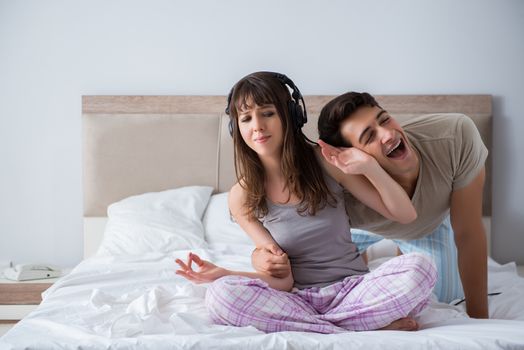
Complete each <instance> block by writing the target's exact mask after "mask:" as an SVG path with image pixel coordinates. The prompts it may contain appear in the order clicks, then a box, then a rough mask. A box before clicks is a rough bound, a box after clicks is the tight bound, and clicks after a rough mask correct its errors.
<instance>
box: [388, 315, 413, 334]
mask: <svg viewBox="0 0 524 350" xmlns="http://www.w3.org/2000/svg"><path fill="white" fill-rule="evenodd" d="M417 329H418V324H417V321H415V320H414V319H412V318H411V317H404V318H401V319H398V320H396V321H393V322H391V323H390V324H389V325H387V326H386V327H383V328H380V330H383V331H416V330H417Z"/></svg>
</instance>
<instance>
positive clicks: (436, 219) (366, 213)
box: [345, 113, 488, 240]
mask: <svg viewBox="0 0 524 350" xmlns="http://www.w3.org/2000/svg"><path fill="white" fill-rule="evenodd" d="M403 128H404V131H405V133H406V135H407V137H408V139H409V141H410V142H411V144H412V145H413V147H414V148H415V149H416V151H417V152H418V154H419V156H420V172H419V177H418V180H417V184H416V187H415V192H414V193H413V197H412V199H411V202H412V203H413V206H414V207H415V209H416V211H417V219H416V220H415V221H413V222H412V223H410V224H399V223H397V222H393V221H391V220H388V219H386V218H384V217H383V216H381V215H380V214H378V213H377V212H376V211H374V210H373V209H371V208H369V207H367V206H365V205H364V204H362V203H361V202H359V201H358V200H356V199H355V198H354V197H353V196H352V195H351V194H350V193H348V192H346V193H345V200H346V212H347V214H348V216H349V218H350V219H349V220H350V224H351V227H353V228H359V229H362V230H366V231H370V232H373V233H376V234H379V235H381V236H384V237H386V238H395V239H405V240H407V239H417V238H421V237H424V236H426V235H428V234H430V233H432V232H433V231H434V230H435V229H436V228H437V227H438V226H439V225H440V224H441V223H442V221H443V220H444V219H445V218H446V217H447V216H448V215H449V206H450V201H451V192H453V191H455V190H458V189H460V188H463V187H465V186H467V185H468V184H469V183H470V182H471V181H472V180H473V179H474V178H475V177H476V176H477V175H478V174H479V172H480V170H481V169H482V167H483V166H484V163H485V161H486V158H487V156H488V150H487V148H486V146H484V143H483V142H482V139H481V138H480V134H479V132H478V130H477V128H476V126H475V124H474V123H473V121H472V120H471V119H470V118H469V117H467V116H465V115H463V114H451V113H450V114H429V115H423V116H420V117H417V118H414V119H410V120H408V121H406V122H405V123H404V125H403Z"/></svg>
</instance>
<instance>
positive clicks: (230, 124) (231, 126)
mask: <svg viewBox="0 0 524 350" xmlns="http://www.w3.org/2000/svg"><path fill="white" fill-rule="evenodd" d="M227 128H228V129H229V135H231V137H233V120H231V118H229V124H228V125H227Z"/></svg>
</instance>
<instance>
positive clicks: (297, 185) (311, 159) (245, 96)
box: [229, 72, 336, 219]
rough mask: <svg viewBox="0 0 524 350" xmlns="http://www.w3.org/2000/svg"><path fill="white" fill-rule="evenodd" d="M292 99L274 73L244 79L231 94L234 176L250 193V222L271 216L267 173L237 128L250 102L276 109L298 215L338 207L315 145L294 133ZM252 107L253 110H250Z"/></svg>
mask: <svg viewBox="0 0 524 350" xmlns="http://www.w3.org/2000/svg"><path fill="white" fill-rule="evenodd" d="M290 101H291V95H290V93H289V90H288V89H287V87H286V86H285V85H284V84H283V83H282V82H281V81H280V80H279V79H278V78H277V76H276V75H275V74H274V73H271V72H256V73H252V74H249V75H248V76H246V77H244V78H242V79H241V80H240V81H239V82H238V83H236V84H235V86H234V87H233V90H232V91H231V97H230V105H229V113H230V115H229V116H230V118H231V123H232V128H233V130H232V131H233V144H234V158H235V173H236V177H237V180H238V182H239V184H240V186H242V188H244V189H245V190H246V192H247V199H246V203H245V206H246V214H247V215H248V217H250V218H251V219H255V218H261V217H263V216H265V215H267V213H268V207H267V202H266V191H265V180H266V177H265V170H264V167H263V166H262V163H261V161H260V159H259V157H258V154H257V153H256V152H255V151H253V150H252V149H251V148H249V146H248V145H247V144H246V143H245V142H244V140H243V139H242V135H241V134H240V130H239V128H238V114H239V110H243V109H245V108H246V107H248V102H250V103H255V104H257V105H259V106H261V105H266V104H272V105H274V106H275V108H276V109H277V112H278V115H279V117H280V120H281V122H282V128H283V145H282V154H281V156H282V173H283V175H284V178H285V179H286V184H285V188H287V189H288V190H289V192H290V195H291V194H294V195H296V196H297V197H298V198H299V199H300V204H299V205H298V208H297V211H298V213H299V214H301V215H303V214H304V213H305V212H306V211H307V213H308V214H310V215H315V213H316V212H317V211H318V210H319V209H322V208H324V207H325V206H326V204H329V205H332V206H335V205H336V198H335V196H334V195H333V194H332V193H331V191H330V190H329V188H328V187H327V185H326V182H325V180H324V175H323V170H322V168H321V165H320V164H319V161H318V159H317V156H316V155H315V151H314V149H313V144H312V143H311V142H310V141H309V140H308V139H307V138H306V137H305V135H304V134H303V133H302V130H300V129H299V130H294V128H293V122H292V121H291V116H290V115H289V110H288V103H289V102H290ZM249 107H252V106H249Z"/></svg>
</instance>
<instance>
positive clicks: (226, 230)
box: [202, 192, 255, 246]
mask: <svg viewBox="0 0 524 350" xmlns="http://www.w3.org/2000/svg"><path fill="white" fill-rule="evenodd" d="M228 194H229V193H228V192H224V193H219V194H215V195H212V196H211V199H210V200H209V204H208V205H207V209H206V212H205V213H204V219H202V222H203V224H204V234H205V239H206V241H207V242H208V243H209V244H213V245H215V244H243V245H249V246H254V245H255V244H254V243H253V241H252V240H251V238H249V236H248V235H247V233H245V232H244V230H242V228H240V226H239V225H238V224H237V223H236V222H234V221H233V220H232V219H231V216H230V214H229V206H228V204H227V196H228Z"/></svg>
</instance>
